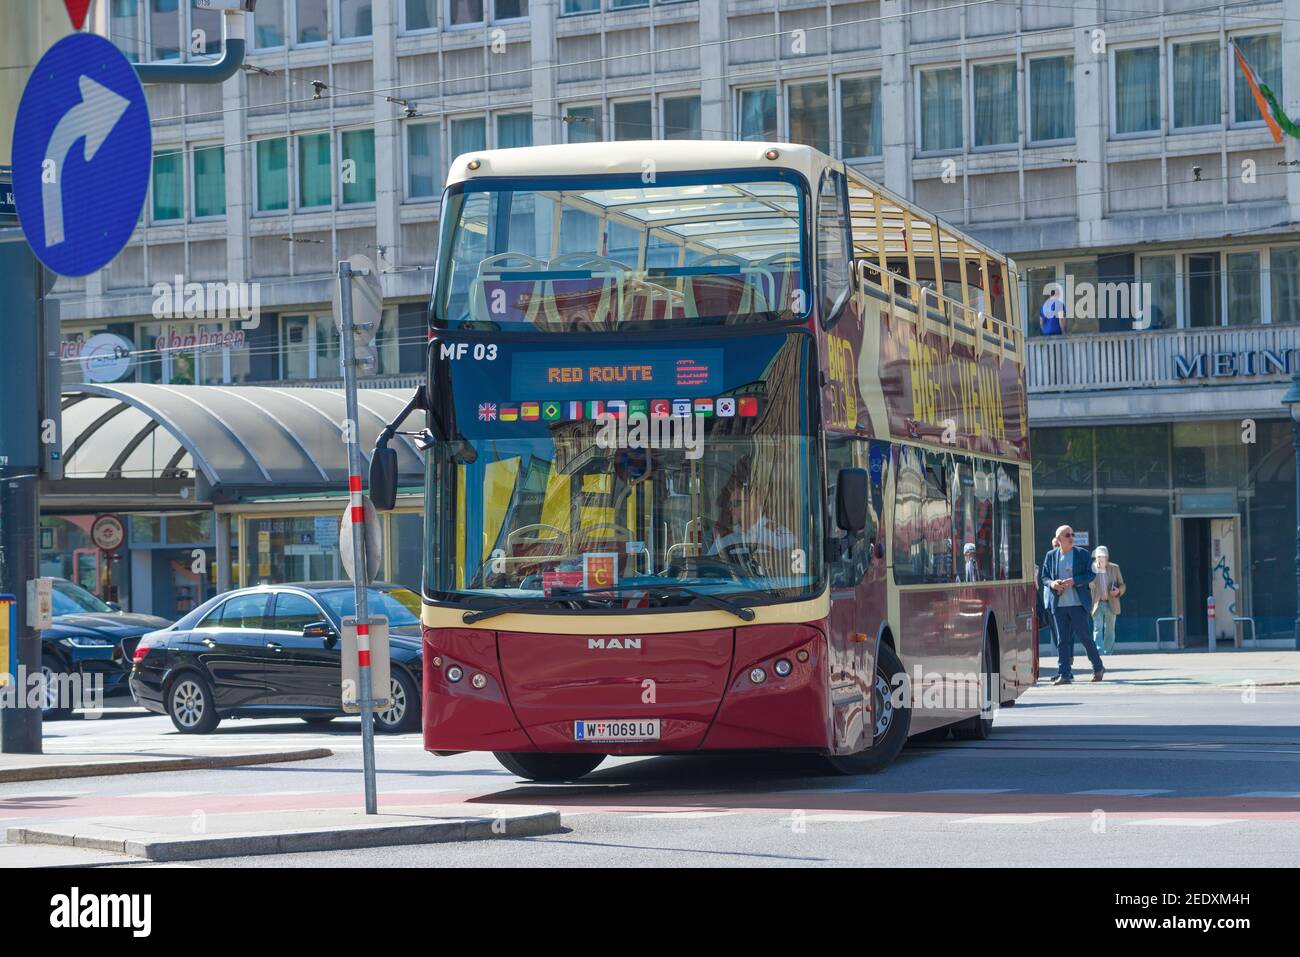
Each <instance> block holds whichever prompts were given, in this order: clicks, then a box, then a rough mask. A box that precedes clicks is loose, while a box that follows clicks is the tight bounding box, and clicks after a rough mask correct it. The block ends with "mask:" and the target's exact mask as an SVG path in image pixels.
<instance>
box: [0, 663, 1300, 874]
mask: <svg viewBox="0 0 1300 957" xmlns="http://www.w3.org/2000/svg"><path fill="white" fill-rule="evenodd" d="M1197 657H1198V658H1199V659H1201V660H1200V661H1197V660H1194V659H1192V658H1191V656H1189V658H1188V667H1187V669H1186V672H1187V674H1184V675H1180V674H1179V673H1178V671H1177V670H1176V669H1175V670H1174V671H1173V672H1170V671H1169V670H1168V669H1165V670H1162V671H1148V670H1144V669H1143V667H1142V666H1141V662H1140V657H1139V656H1133V657H1131V658H1130V657H1125V658H1120V659H1116V661H1115V664H1114V666H1113V667H1112V669H1111V672H1110V673H1109V674H1108V677H1107V680H1106V682H1104V683H1102V684H1090V683H1076V684H1075V685H1073V686H1070V687H1060V688H1054V687H1050V686H1048V685H1047V684H1046V683H1043V684H1040V686H1039V687H1037V688H1035V689H1033V690H1031V691H1030V692H1029V693H1028V694H1027V695H1025V696H1024V697H1023V698H1022V699H1021V701H1020V703H1019V704H1018V705H1017V706H1016V707H1014V708H1010V709H1004V710H1002V711H1000V712H999V714H998V717H997V721H996V725H995V731H994V737H993V739H992V740H990V741H988V742H981V743H970V742H955V741H949V742H946V743H938V744H925V745H917V746H912V747H910V748H909V749H908V750H907V751H905V752H904V753H903V755H902V757H901V758H900V759H899V760H898V761H897V762H896V763H895V764H894V766H893V767H891V768H890V769H889V770H887V771H886V772H884V773H882V774H876V775H867V776H859V777H837V776H831V775H828V774H826V773H825V771H824V769H823V768H822V767H821V766H820V765H819V763H818V762H817V761H816V760H815V759H813V758H810V757H805V756H797V755H769V754H731V755H692V756H683V757H665V758H636V759H632V758H627V759H609V760H607V761H606V763H605V764H604V765H602V766H601V767H600V768H599V769H598V770H597V771H596V772H594V773H593V774H591V775H590V776H589V777H588V778H586V779H584V781H583V782H581V783H579V784H576V785H556V786H538V785H533V784H529V783H527V782H523V781H520V780H519V779H517V778H515V777H514V776H513V775H511V774H510V773H508V772H507V771H505V770H504V769H503V768H501V767H500V766H499V765H498V764H497V763H496V761H495V759H493V757H492V756H491V755H488V754H462V755H457V756H454V757H447V758H438V757H434V756H432V755H429V754H426V753H425V752H424V751H423V750H422V748H421V743H420V740H419V737H418V735H410V736H402V737H399V738H380V739H379V742H380V743H379V751H378V760H377V763H378V767H379V769H380V773H379V779H378V788H379V794H380V803H381V807H382V806H383V805H384V804H389V805H391V806H397V805H412V804H438V803H446V802H459V801H467V800H468V801H473V802H475V803H483V804H486V805H489V806H491V805H494V804H506V803H525V804H544V805H549V806H553V807H558V808H559V809H560V810H561V812H562V814H563V819H564V823H565V826H566V830H565V833H563V834H559V835H555V836H551V837H541V838H527V839H499V840H490V841H478V842H470V843H465V844H456V845H435V846H427V847H389V848H378V849H373V850H356V851H339V852H323V853H314V854H298V855H283V856H273V857H250V858H240V859H224V860H214V861H205V862H200V863H199V864H198V865H196V866H229V865H238V866H301V867H317V866H335V865H347V866H362V865H386V866H393V865H401V866H453V867H467V866H479V865H483V866H551V867H556V866H560V867H573V866H582V865H602V866H647V865H649V866H662V867H690V866H730V865H738V866H820V865H891V866H911V865H918V866H945V867H961V866H972V865H983V866H1008V865H1010V866H1014V865H1046V866H1053V865H1059V866H1071V867H1074V866H1109V867H1122V866H1165V865H1169V866H1197V865H1204V866H1210V865H1213V866H1234V865H1251V866H1261V865H1262V866H1290V867H1293V866H1295V865H1296V864H1297V863H1300V669H1297V673H1296V674H1293V675H1290V676H1288V668H1283V669H1281V671H1280V672H1279V671H1273V672H1270V673H1269V674H1268V675H1267V678H1268V681H1267V682H1265V683H1263V684H1261V685H1260V686H1258V687H1248V688H1244V689H1243V688H1242V687H1230V686H1228V685H1227V684H1226V682H1227V681H1228V680H1233V681H1235V680H1236V679H1237V678H1238V677H1240V676H1241V673H1239V672H1234V673H1233V674H1232V675H1218V676H1216V677H1215V678H1214V680H1209V681H1207V680H1204V674H1205V673H1206V672H1205V671H1204V669H1205V668H1207V667H1213V662H1211V663H1209V664H1206V663H1205V661H1204V659H1206V658H1208V657H1209V656H1197ZM1217 657H1218V659H1219V661H1220V662H1222V661H1223V659H1224V656H1217ZM1297 659H1298V660H1300V656H1297ZM1240 663H1242V660H1241V659H1238V660H1237V661H1235V662H1234V664H1240ZM1287 664H1288V665H1289V664H1290V663H1289V662H1288V663H1287ZM1197 669H1201V671H1200V677H1196V676H1195V674H1194V673H1195V672H1196V671H1197ZM1220 678H1221V679H1222V680H1219V679H1220ZM49 731H50V735H49V739H48V740H49V745H48V747H49V749H57V748H59V747H77V748H79V749H84V748H86V747H95V748H97V747H103V748H104V749H105V750H121V749H123V748H131V749H139V750H142V751H147V750H150V749H151V748H158V747H161V746H166V747H168V748H174V747H175V746H176V744H177V740H176V739H177V738H178V737H179V736H178V735H176V734H175V732H174V731H173V730H172V728H171V725H170V723H169V722H168V721H167V719H165V718H162V717H158V716H153V715H147V714H144V713H142V712H134V711H115V712H109V713H107V714H106V715H105V716H104V717H102V718H100V719H99V720H84V719H73V720H70V721H65V722H59V723H57V724H54V725H51V726H50V728H49ZM191 742H192V743H193V749H194V750H200V751H201V750H202V749H203V748H205V747H206V748H214V749H215V748H218V747H221V748H226V747H230V746H231V745H232V744H256V745H258V746H262V745H267V744H270V745H277V746H278V745H283V746H286V747H298V746H311V745H319V744H325V745H326V746H328V747H330V748H332V749H334V750H335V751H336V754H335V756H334V757H332V758H328V759H323V760H318V761H309V762H300V763H296V764H290V765H264V766H258V767H248V768H234V769H224V770H216V771H185V772H180V773H172V774H168V775H160V774H148V775H128V776H121V777H102V778H81V779H75V780H69V781H61V782H32V783H27V784H6V785H0V829H3V828H5V827H8V826H11V825H14V824H19V823H35V822H39V821H55V820H65V819H69V818H79V817H92V816H93V817H96V818H111V817H114V816H121V815H140V814H160V815H161V814H198V813H220V812H221V811H222V810H235V809H239V810H253V809H256V808H259V807H265V808H294V807H313V806H321V805H323V804H327V805H332V806H338V805H345V804H349V803H351V802H355V803H356V804H358V805H359V804H360V803H361V773H360V767H361V755H360V740H359V722H357V721H355V720H340V721H337V722H335V725H334V726H333V727H332V728H331V729H330V730H329V731H325V732H316V731H312V730H309V729H308V728H307V726H306V725H305V724H303V723H301V722H298V721H227V722H224V723H223V724H222V725H221V727H220V728H219V730H218V732H217V733H216V734H215V735H212V736H210V737H207V738H199V739H189V740H187V741H186V742H185V744H186V745H190V744H191ZM32 853H33V849H19V848H12V847H3V846H0V866H2V865H6V864H8V865H14V864H26V863H77V862H80V863H97V864H110V865H111V864H114V863H127V862H126V861H125V860H123V859H118V858H114V857H113V856H111V855H106V854H87V853H86V852H80V851H73V850H71V849H67V850H64V849H50V850H45V851H42V852H40V853H43V854H44V855H45V856H44V857H43V858H41V859H40V860H39V861H36V860H33V859H32V858H31V856H30V855H31V854H32Z"/></svg>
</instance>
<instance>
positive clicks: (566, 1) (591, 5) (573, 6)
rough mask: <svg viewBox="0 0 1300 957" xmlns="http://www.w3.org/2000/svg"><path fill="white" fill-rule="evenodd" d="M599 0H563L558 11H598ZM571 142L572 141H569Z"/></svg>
mask: <svg viewBox="0 0 1300 957" xmlns="http://www.w3.org/2000/svg"><path fill="white" fill-rule="evenodd" d="M599 12H600V0H563V4H562V5H561V7H560V13H562V14H564V13H599ZM571 142H572V141H571Z"/></svg>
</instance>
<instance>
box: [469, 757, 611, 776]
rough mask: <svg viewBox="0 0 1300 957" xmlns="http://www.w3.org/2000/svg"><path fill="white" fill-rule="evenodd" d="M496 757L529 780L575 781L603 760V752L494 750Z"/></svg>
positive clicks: (511, 771) (507, 768) (514, 772)
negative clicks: (554, 752)
mask: <svg viewBox="0 0 1300 957" xmlns="http://www.w3.org/2000/svg"><path fill="white" fill-rule="evenodd" d="M494 753H495V754H496V759H497V760H498V761H500V762H501V764H502V765H503V766H504V767H505V769H506V770H507V771H509V772H510V773H511V774H517V775H519V776H520V777H521V778H527V779H528V780H530V781H576V780H577V779H578V778H580V777H582V776H583V775H584V774H590V773H591V772H592V771H594V770H596V768H597V767H599V766H600V762H602V761H604V760H605V755H603V754H536V753H533V752H530V751H521V752H511V751H496V752H494Z"/></svg>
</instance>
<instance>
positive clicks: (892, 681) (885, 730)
mask: <svg viewBox="0 0 1300 957" xmlns="http://www.w3.org/2000/svg"><path fill="white" fill-rule="evenodd" d="M906 677H907V672H906V671H905V670H904V668H903V663H902V662H901V661H899V659H898V655H897V654H896V653H895V652H894V649H893V648H891V647H889V645H884V644H882V645H881V646H880V650H879V651H878V652H877V653H876V678H875V682H874V685H873V688H872V702H871V704H872V707H871V714H872V716H873V718H874V719H875V724H874V728H873V735H872V742H871V747H869V748H867V749H866V750H865V751H859V752H858V753H857V754H832V755H828V756H827V758H826V760H827V762H828V763H829V764H830V766H831V769H832V770H834V771H835V772H836V773H838V774H870V773H872V772H875V771H882V770H884V769H885V768H887V767H888V766H889V764H890V762H892V761H893V760H894V758H896V757H898V753H899V752H900V751H902V750H903V745H905V744H906V743H907V732H908V729H909V728H910V727H911V725H912V702H911V701H910V700H906V699H907V697H908V696H907V695H904V699H905V700H903V701H901V702H898V703H895V702H894V701H893V697H894V695H893V694H892V693H891V692H892V690H893V689H895V688H905V689H906V688H908V687H909V686H908V685H907V683H906Z"/></svg>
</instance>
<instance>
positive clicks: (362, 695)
mask: <svg viewBox="0 0 1300 957" xmlns="http://www.w3.org/2000/svg"><path fill="white" fill-rule="evenodd" d="M352 275H353V269H352V263H350V262H349V261H348V260H346V259H344V260H341V261H340V262H339V325H340V326H341V327H342V328H340V330H339V332H340V336H339V338H340V339H341V340H342V345H343V401H344V415H345V417H346V419H345V422H344V435H343V437H344V439H345V440H346V442H347V446H348V495H349V498H350V499H351V502H350V508H349V510H348V518H349V520H350V521H351V522H352V582H353V586H354V587H355V589H356V600H357V612H356V614H357V684H358V685H359V687H358V688H357V707H359V708H360V709H361V766H362V773H363V775H364V777H365V791H366V813H367V814H377V813H378V807H377V800H376V797H375V713H374V689H373V688H372V687H371V682H370V609H369V607H368V602H367V598H368V595H367V594H366V591H367V587H368V586H369V584H370V575H369V563H368V561H367V557H366V508H365V501H364V500H363V499H362V494H361V437H360V436H359V435H358V434H357V426H358V423H359V421H360V420H359V419H358V418H357V345H356V333H357V327H356V324H355V322H354V321H353V315H352Z"/></svg>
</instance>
